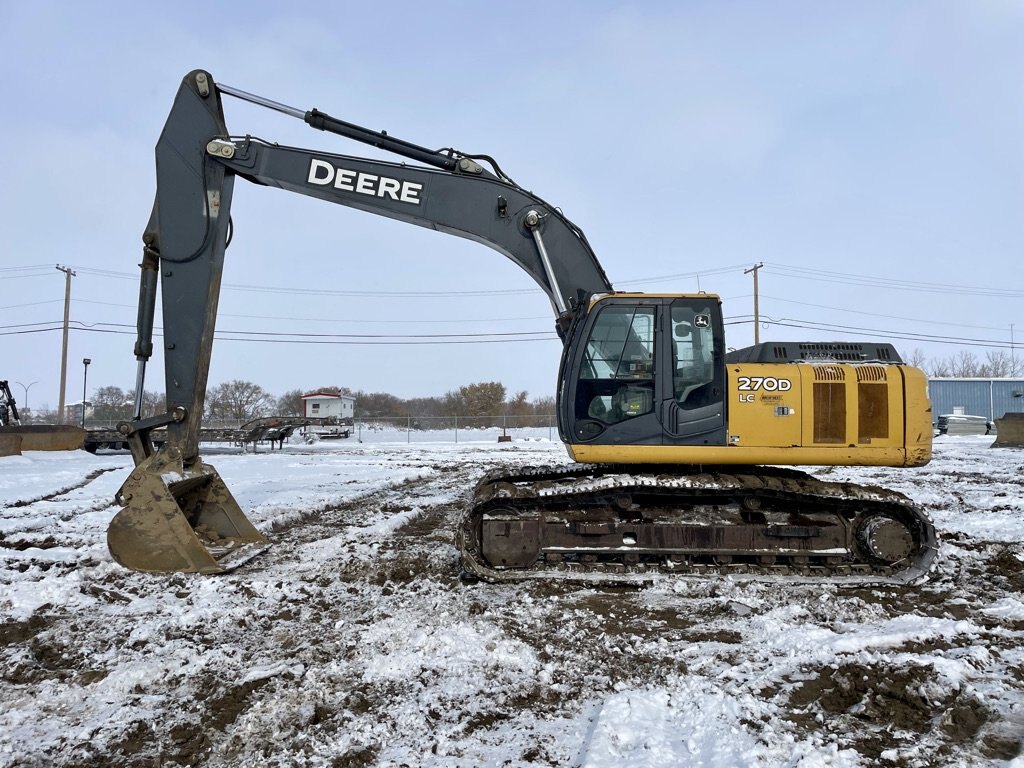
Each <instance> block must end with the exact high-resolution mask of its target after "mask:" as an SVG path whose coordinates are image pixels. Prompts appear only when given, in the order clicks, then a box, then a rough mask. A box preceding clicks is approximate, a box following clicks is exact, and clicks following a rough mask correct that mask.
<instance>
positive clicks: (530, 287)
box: [0, 0, 1024, 409]
mask: <svg viewBox="0 0 1024 768" xmlns="http://www.w3.org/2000/svg"><path fill="white" fill-rule="evenodd" d="M1022 43H1024V5H1022V4H1021V3H1019V2H1009V1H1006V2H1000V1H998V0H993V1H988V0H973V1H970V2H966V1H965V2H920V3H918V2H902V3H893V2H877V3H872V2H857V3H848V2H834V3H833V2H775V3H761V2H749V3H743V2H671V3H668V2H666V3H658V2H637V3H614V2H597V1H595V0H587V1H586V2H566V3H558V2H550V1H549V2H544V3H529V2H527V3H484V2H430V3H425V2H402V1H401V0H399V1H397V2H389V3H355V2H352V3H348V2H333V3H328V2H324V3H305V2H292V3H261V2H250V3H246V4H241V5H238V4H232V5H227V4H223V5H218V4H215V3H194V2H180V1H179V2H175V3H143V2H137V3H128V2H123V3H78V2H66V3H54V2H43V1H40V0H36V1H35V2H32V3H16V2H11V1H7V2H3V3H0V57H2V61H3V77H2V78H0V99H2V103H3V111H4V119H3V120H2V121H0V155H2V166H3V183H2V185H0V196H2V197H0V287H2V295H0V334H2V335H0V379H8V380H10V381H11V382H12V383H11V387H12V390H13V392H14V394H15V396H16V398H17V399H18V400H19V402H20V403H21V404H22V405H24V404H25V399H26V398H25V394H26V388H27V394H28V397H27V400H28V404H29V405H30V406H31V407H32V408H34V409H38V408H42V407H45V406H49V407H51V408H52V407H56V405H57V399H58V389H59V378H60V354H61V331H60V330H59V326H60V324H61V319H62V312H63V296H64V276H63V275H62V274H61V273H60V272H58V271H57V270H56V269H55V268H54V265H56V264H61V265H67V266H70V267H71V268H72V269H74V270H75V271H76V272H77V276H76V277H75V278H74V279H73V280H72V301H71V320H72V331H71V335H70V345H69V354H68V358H69V373H68V385H67V387H68V394H67V400H68V402H74V401H78V400H80V399H81V392H82V384H83V382H82V369H83V366H82V359H83V358H84V357H89V358H91V360H92V365H91V366H90V368H89V378H88V384H89V391H90V393H91V392H92V391H93V390H94V389H95V388H96V387H99V386H103V385H117V386H121V387H123V388H125V389H130V388H131V387H133V385H134V381H135V358H134V355H133V352H132V349H133V345H134V324H135V305H136V300H137V293H138V287H137V284H138V277H137V274H138V269H137V264H138V262H139V261H140V258H141V240H140V238H141V234H142V231H143V228H144V227H145V224H146V221H147V219H148V216H149V211H150V207H151V205H152V200H153V193H154V185H155V180H154V164H153V146H154V144H155V142H156V140H157V137H158V135H159V133H160V130H161V128H162V126H163V122H164V119H165V118H166V116H167V112H168V110H169V109H170V106H171V102H172V99H173V97H174V94H175V92H176V90H177V88H178V84H179V82H180V81H181V78H182V77H183V76H184V75H185V74H186V73H187V72H188V71H190V70H192V69H195V68H199V67H202V68H206V69H208V70H209V71H210V72H211V73H212V74H213V76H214V78H215V79H216V80H217V81H219V82H223V83H225V84H227V85H231V86H234V87H236V88H241V89H243V90H247V91H250V92H253V93H257V94H260V95H262V96H266V97H268V98H270V99H273V100H275V101H279V102H283V103H285V104H289V105H292V106H295V107H298V108H300V109H302V110H306V109H310V108H312V107H317V108H319V109H321V110H323V111H326V112H328V113H330V114H332V115H334V116H336V117H340V118H342V119H345V120H348V121H350V122H355V123H359V124H362V125H366V126H368V127H371V128H374V129H385V130H387V131H388V132H389V133H390V134H392V135H395V136H398V137H400V138H403V139H406V140H409V141H413V142H415V143H417V144H423V145H426V146H430V147H446V146H454V147H457V148H458V149H460V150H464V151H466V152H470V153H486V154H490V155H492V156H493V157H495V158H496V159H497V160H498V161H499V163H500V164H501V166H502V168H503V170H505V171H506V172H507V173H508V174H509V175H510V176H511V177H512V178H514V179H516V181H518V182H519V183H520V184H522V185H523V186H524V187H526V188H528V189H531V190H533V191H534V192H536V193H537V194H538V195H540V196H541V197H542V198H544V199H545V200H547V201H548V202H550V203H551V204H553V205H556V206H558V207H560V208H561V209H562V210H563V211H564V212H565V214H566V215H567V216H568V217H569V218H570V219H572V220H573V221H574V222H575V223H576V224H578V225H579V226H580V227H581V228H582V229H583V230H584V231H585V232H586V234H587V237H588V238H589V240H590V243H591V245H592V246H593V248H594V250H595V251H596V253H597V255H598V258H599V259H600V260H601V262H602V264H603V265H604V267H605V269H606V271H607V273H608V276H609V277H610V278H611V281H612V283H613V284H614V285H615V286H616V287H617V288H623V289H630V290H644V291H661V292H687V291H696V290H704V291H708V292H714V293H718V294H720V295H721V296H722V298H723V300H724V302H725V314H726V318H727V322H730V323H731V324H730V325H728V327H727V333H728V344H729V346H730V347H742V346H746V345H748V344H750V343H752V341H753V336H754V325H753V322H752V312H753V282H752V279H751V275H749V274H746V275H745V274H744V270H745V269H749V268H750V267H751V266H752V265H754V264H755V263H758V262H763V263H764V268H763V269H762V270H761V271H760V273H759V274H760V293H761V296H760V309H761V313H762V320H763V321H764V323H765V324H766V325H762V329H761V339H762V340H773V339H787V340H799V339H808V340H825V339H836V340H853V339H855V338H870V339H877V340H889V341H892V342H893V343H894V344H896V346H897V348H898V349H899V350H900V351H901V352H903V353H904V354H905V355H909V354H910V353H911V352H912V351H913V350H914V349H921V350H923V351H924V353H925V354H926V355H927V356H928V357H930V358H944V357H951V356H953V355H955V354H957V353H958V352H960V351H961V350H964V349H967V350H970V351H972V352H974V353H975V354H976V355H978V357H979V358H983V357H984V355H985V353H986V352H987V351H993V350H996V351H997V350H999V349H1002V350H1005V351H1007V352H1009V351H1010V341H1011V324H1015V329H1014V338H1015V342H1016V344H1017V345H1019V346H1018V348H1017V349H1015V350H1014V352H1015V354H1016V355H1017V356H1018V357H1019V356H1020V355H1021V354H1024V349H1022V347H1024V312H1022V307H1024V268H1022V228H1024V224H1022V222H1024V215H1022V212H1024V44H1022ZM225 112H226V114H227V122H228V127H229V129H230V130H231V132H232V133H233V134H237V135H242V134H252V135H255V136H259V137H261V138H264V139H267V140H271V141H277V142H281V143H287V144H292V145H298V146H306V147H310V148H315V149H319V150H324V151H333V152H340V153H346V154H357V155H358V154H362V155H366V154H368V148H366V147H364V146H363V145H360V144H355V143H352V142H348V141H346V140H344V139H342V138H340V137H336V136H332V135H329V134H324V133H321V132H319V131H314V130H311V129H309V128H308V127H307V126H305V125H304V124H303V123H302V122H300V121H298V120H294V119H292V118H288V117H286V116H284V115H281V114H278V113H275V112H270V111H267V110H263V109H258V108H255V107H252V106H250V105H247V104H245V103H243V102H239V101H237V100H235V99H230V98H226V99H225ZM232 217H233V222H234V230H235V235H234V240H233V242H232V244H231V247H230V248H229V250H228V253H227V258H226V264H225V276H224V283H225V285H224V288H223V291H222V294H221V311H220V317H219V320H218V331H219V332H220V334H221V336H222V338H221V340H219V341H218V342H217V343H216V344H215V346H214V354H213V363H212V368H211V375H210V383H211V384H217V383H220V382H223V381H228V380H231V379H245V380H250V381H254V382H256V383H257V384H260V385H261V386H262V387H264V388H265V389H267V390H268V391H269V392H271V393H272V394H274V395H280V394H282V393H284V392H285V391H287V390H291V389H313V388H316V387H319V386H323V385H327V384H336V385H339V386H348V387H351V388H352V389H365V390H372V391H389V392H392V393H394V394H396V395H399V396H406V397H409V396H426V395H441V394H443V393H444V392H446V391H448V390H452V389H455V388H457V387H458V386H460V385H462V384H467V383H471V382H477V381H490V380H497V381H501V382H503V383H504V384H505V385H506V386H507V387H508V389H509V390H510V391H518V390H527V391H528V392H529V393H530V395H531V397H537V396H544V395H553V394H554V381H555V376H556V369H557V363H558V357H559V351H560V344H559V342H558V341H557V340H556V338H555V336H554V334H553V333H552V332H551V330H552V318H553V316H552V312H551V309H550V304H549V302H548V300H547V298H546V296H545V295H544V294H543V293H542V292H541V291H540V290H539V289H538V288H537V287H536V285H535V284H534V283H533V282H532V280H531V279H530V278H529V277H527V275H526V274H525V273H523V272H521V271H520V270H519V268H518V267H516V266H515V265H514V264H512V263H511V262H510V261H508V260H506V259H505V258H504V257H503V256H501V255H499V254H498V253H496V252H494V251H491V250H490V249H488V248H486V247H484V246H481V245H478V244H475V243H471V242H469V241H464V240H461V239H459V238H454V237H450V236H447V235H443V234H440V233H436V232H432V231H428V230H424V229H420V228H417V227H411V226H408V225H406V224H401V223H398V222H393V221H390V220H387V219H383V218H379V217H376V216H372V215H369V214H366V213H360V212H358V211H352V210H349V209H345V208H342V207H340V206H332V205H329V204H327V203H324V202H321V201H316V200H312V199H309V198H305V197H300V196H297V195H293V194H290V193H286V192H282V191H279V190H274V189H266V188H261V187H256V186H253V185H250V184H248V183H246V182H239V184H238V185H236V187H235V200H234V205H233V208H232ZM396 293H398V294H399V295H398V296H396V295H394V294H396ZM388 294H390V295H388ZM161 323H162V321H161V319H160V318H159V317H158V320H157V325H158V326H159V325H160V324H161ZM792 326H802V327H792ZM260 332H274V333H290V334H329V335H330V339H329V340H330V341H331V342H332V343H329V344H309V343H270V342H269V341H267V340H266V338H267V337H260V336H259V333H260ZM465 333H473V334H519V335H515V336H507V335H505V336H498V335H489V336H484V337H481V336H475V337H472V339H471V340H473V341H474V343H452V342H456V341H466V340H467V339H466V337H461V338H460V337H458V336H453V334H465ZM410 335H415V336H416V337H417V338H414V339H410ZM319 338H323V337H319ZM510 338H511V339H515V340H514V341H506V340H507V339H510ZM241 339H246V340H241ZM261 339H262V340H261ZM481 339H483V341H480V340H481ZM309 340H310V338H309V337H306V341H309ZM963 340H980V341H979V342H975V343H974V344H973V345H972V346H961V345H960V344H959V343H958V342H960V341H963ZM343 341H347V342H348V343H340V342H343ZM410 341H412V342H413V343H398V342H410ZM356 342H358V343H356ZM442 342H443V343H442ZM158 349H159V347H158ZM33 382H35V383H33ZM147 389H154V390H159V391H162V390H163V389H164V384H163V368H162V362H161V361H160V360H159V355H158V356H157V357H156V358H154V362H153V363H152V364H151V365H150V371H149V377H148V379H147Z"/></svg>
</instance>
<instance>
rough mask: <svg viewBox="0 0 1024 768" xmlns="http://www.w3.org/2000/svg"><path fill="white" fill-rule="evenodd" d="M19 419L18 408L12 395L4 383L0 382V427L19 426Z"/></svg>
mask: <svg viewBox="0 0 1024 768" xmlns="http://www.w3.org/2000/svg"><path fill="white" fill-rule="evenodd" d="M20 424H21V417H20V416H19V415H18V406H17V404H16V403H15V402H14V395H12V394H11V388H10V386H8V384H7V382H6V381H3V380H0V427H10V426H12V425H13V426H19V425H20Z"/></svg>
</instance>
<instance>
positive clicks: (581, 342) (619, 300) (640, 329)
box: [559, 297, 663, 445]
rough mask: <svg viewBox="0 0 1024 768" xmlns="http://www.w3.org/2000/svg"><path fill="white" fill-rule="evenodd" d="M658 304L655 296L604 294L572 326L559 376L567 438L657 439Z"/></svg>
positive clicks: (659, 439)
mask: <svg viewBox="0 0 1024 768" xmlns="http://www.w3.org/2000/svg"><path fill="white" fill-rule="evenodd" d="M662 304H663V302H662V300H660V299H657V298H654V299H648V298H637V297H609V298H604V299H601V300H600V301H599V302H597V304H595V305H594V306H593V307H592V308H591V311H590V312H589V313H588V314H587V317H586V318H585V319H584V320H583V321H582V322H581V324H580V326H579V327H578V328H576V329H575V333H574V334H573V338H572V341H571V343H570V344H569V346H568V347H567V348H566V353H565V354H566V358H565V359H564V361H563V365H562V370H561V381H560V382H559V398H560V401H561V402H560V404H559V412H560V428H561V429H562V432H563V439H565V440H566V441H567V442H570V443H592V444H596V445H661V444H662V433H663V430H662V426H661V415H660V413H659V411H658V403H659V402H660V400H661V399H662V394H661V392H660V389H661V383H660V380H659V376H658V370H659V366H660V360H659V358H660V356H661V354H662V351H661V346H662V345H661V344H659V341H658V328H659V324H660V323H661V322H663V321H662ZM566 433H568V434H566Z"/></svg>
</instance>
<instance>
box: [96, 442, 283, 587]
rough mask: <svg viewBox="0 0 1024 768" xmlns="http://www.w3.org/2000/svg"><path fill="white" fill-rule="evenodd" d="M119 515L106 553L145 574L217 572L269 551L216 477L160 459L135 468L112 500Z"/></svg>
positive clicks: (198, 465)
mask: <svg viewBox="0 0 1024 768" xmlns="http://www.w3.org/2000/svg"><path fill="white" fill-rule="evenodd" d="M115 498H116V499H117V501H118V503H119V504H121V506H122V509H121V511H120V512H118V513H117V514H116V515H115V516H114V519H113V520H112V521H111V522H110V527H109V528H108V529H107V546H108V547H109V549H110V554H111V555H112V556H113V558H114V560H115V561H117V562H118V563H120V564H121V565H123V566H124V567H126V568H130V569H132V570H135V571H147V572H151V573H176V572H180V573H222V572H224V571H228V570H232V569H233V568H237V567H238V566H239V565H241V564H242V563H243V562H245V561H246V560H248V559H250V558H251V557H253V556H255V555H257V554H259V553H260V552H262V551H263V550H264V549H266V548H267V546H268V542H267V539H266V537H265V536H264V535H263V534H261V533H260V532H259V531H258V530H256V528H255V527H254V526H253V524H252V523H251V522H249V519H248V518H247V517H246V516H245V514H244V513H243V512H242V510H241V508H240V507H239V506H238V503H237V502H236V501H235V499H234V497H233V496H232V495H231V492H230V491H229V490H228V488H227V486H226V485H225V484H224V481H223V480H222V479H221V477H220V475H219V474H217V470H215V469H214V468H213V467H211V466H210V465H208V464H204V463H202V462H201V461H196V462H195V463H194V464H192V465H190V466H188V467H187V468H186V467H185V466H184V465H183V463H182V461H181V460H180V459H177V458H175V457H172V456H171V455H169V454H165V453H163V452H160V453H156V454H154V455H153V456H151V457H150V458H149V459H147V460H146V461H145V462H143V463H142V464H140V465H139V466H138V467H136V468H135V470H134V471H133V472H132V474H131V476H129V478H128V479H127V480H126V481H125V482H124V484H123V485H122V486H121V489H120V490H119V491H118V492H117V495H116V497H115Z"/></svg>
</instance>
